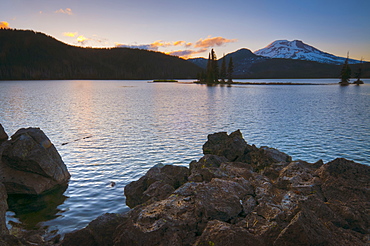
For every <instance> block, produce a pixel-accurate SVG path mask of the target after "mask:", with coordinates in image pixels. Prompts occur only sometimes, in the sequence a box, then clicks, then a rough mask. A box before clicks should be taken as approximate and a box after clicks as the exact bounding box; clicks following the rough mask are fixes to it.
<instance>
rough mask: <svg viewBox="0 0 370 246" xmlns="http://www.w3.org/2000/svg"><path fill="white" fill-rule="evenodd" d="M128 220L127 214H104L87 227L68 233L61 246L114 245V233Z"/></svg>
mask: <svg viewBox="0 0 370 246" xmlns="http://www.w3.org/2000/svg"><path fill="white" fill-rule="evenodd" d="M126 219H127V215H126V214H110V213H107V214H103V215H101V216H99V217H98V218H96V219H95V220H93V221H91V222H90V223H89V225H88V226H87V227H85V228H83V229H81V230H78V231H75V232H71V233H67V234H66V235H65V238H64V240H63V242H62V243H61V246H75V245H81V246H82V245H86V246H90V245H101V246H109V245H113V235H114V232H115V230H116V228H117V226H118V225H119V224H121V223H123V222H124V221H125V220H126Z"/></svg>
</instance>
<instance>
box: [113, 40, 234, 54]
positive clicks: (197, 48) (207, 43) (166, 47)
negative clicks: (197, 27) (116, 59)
mask: <svg viewBox="0 0 370 246" xmlns="http://www.w3.org/2000/svg"><path fill="white" fill-rule="evenodd" d="M236 41H237V39H227V38H223V37H213V38H212V37H208V38H206V39H199V40H198V41H197V42H196V43H191V42H186V41H184V40H179V41H172V42H165V41H162V40H158V41H155V42H153V43H151V44H135V45H128V44H119V43H116V47H117V48H132V49H143V50H153V51H158V50H159V49H160V48H161V52H163V53H166V54H169V55H173V56H179V57H183V58H190V57H192V56H193V55H196V54H199V53H203V52H206V51H207V49H208V48H210V47H215V46H222V45H224V44H227V43H232V42H236ZM175 47H184V49H182V50H172V51H171V49H174V48H175Z"/></svg>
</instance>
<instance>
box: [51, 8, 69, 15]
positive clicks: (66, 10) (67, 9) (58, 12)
mask: <svg viewBox="0 0 370 246" xmlns="http://www.w3.org/2000/svg"><path fill="white" fill-rule="evenodd" d="M54 13H57V14H67V15H73V12H72V9H70V8H66V9H59V10H57V11H55V12H54Z"/></svg>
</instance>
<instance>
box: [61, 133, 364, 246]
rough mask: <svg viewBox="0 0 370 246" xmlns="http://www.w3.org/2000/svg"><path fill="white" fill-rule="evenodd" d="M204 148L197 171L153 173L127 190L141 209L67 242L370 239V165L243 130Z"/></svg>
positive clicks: (108, 218)
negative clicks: (328, 157)
mask: <svg viewBox="0 0 370 246" xmlns="http://www.w3.org/2000/svg"><path fill="white" fill-rule="evenodd" d="M203 150H204V156H203V157H202V158H201V159H200V160H199V161H193V162H191V163H190V169H189V170H188V171H187V170H186V168H184V167H181V168H180V167H173V166H164V167H154V168H152V169H150V170H149V171H148V173H147V174H146V175H145V176H144V177H142V178H141V179H140V180H138V181H135V182H133V183H132V184H130V185H129V186H128V187H129V188H127V189H126V190H125V193H126V194H127V195H129V198H128V203H129V204H130V206H131V207H133V206H135V207H134V208H133V209H132V210H130V211H129V212H128V213H126V214H124V215H111V214H108V215H103V216H101V217H99V218H98V219H96V220H95V221H93V222H91V223H90V224H89V225H88V226H87V227H86V228H84V229H82V230H79V231H76V232H73V233H70V234H67V235H66V238H65V240H64V241H63V242H62V245H65V246H67V245H257V246H259V245H275V246H280V245H343V246H344V245H369V243H370V229H369V228H370V213H369V211H370V167H369V166H364V165H361V164H358V163H355V162H352V161H349V160H346V159H335V160H333V161H331V162H329V163H327V164H324V163H323V162H322V161H318V162H316V163H307V162H305V161H300V160H298V161H292V159H291V157H290V156H288V155H286V154H284V153H282V152H280V151H278V150H276V149H272V148H268V147H261V148H257V147H256V146H253V145H252V146H251V145H248V144H247V143H246V142H245V141H244V139H243V138H242V135H241V133H240V132H239V131H236V132H234V133H232V134H230V135H228V134H226V133H216V134H212V135H209V136H208V141H207V143H206V144H205V145H204V146H203ZM167 169H171V170H172V169H173V170H179V171H176V172H175V173H181V175H180V176H177V175H175V176H176V177H177V178H168V177H167V174H163V173H166V172H165V171H164V170H167ZM180 169H181V171H180ZM171 173H172V172H171ZM185 174H187V175H188V176H187V177H186V175H185ZM170 176H171V175H170ZM171 177H173V176H171ZM179 177H180V178H179ZM174 180H176V182H175V181H174ZM157 182H159V183H157ZM156 183H157V185H154V184H156ZM167 185H168V186H167ZM129 190H131V191H130V192H127V191H129ZM162 191H163V195H162ZM148 194H151V195H148ZM135 196H136V197H135ZM76 242H79V243H80V242H81V243H82V244H76ZM83 242H85V244H83ZM86 242H88V244H86Z"/></svg>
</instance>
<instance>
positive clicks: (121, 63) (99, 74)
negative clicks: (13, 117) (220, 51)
mask: <svg viewBox="0 0 370 246" xmlns="http://www.w3.org/2000/svg"><path fill="white" fill-rule="evenodd" d="M200 71H201V69H200V68H199V67H198V66H196V65H194V64H192V63H191V62H189V61H186V60H184V59H181V58H178V57H174V56H169V55H166V54H163V53H160V52H154V51H147V50H139V49H129V48H111V49H93V48H82V47H76V46H70V45H67V44H64V43H62V42H60V41H58V40H56V39H54V38H52V37H50V36H47V35H45V34H43V33H39V32H34V31H29V30H27V31H25V30H12V29H0V80H27V79H171V78H178V79H180V78H195V77H196V74H197V73H198V72H200Z"/></svg>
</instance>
